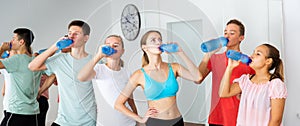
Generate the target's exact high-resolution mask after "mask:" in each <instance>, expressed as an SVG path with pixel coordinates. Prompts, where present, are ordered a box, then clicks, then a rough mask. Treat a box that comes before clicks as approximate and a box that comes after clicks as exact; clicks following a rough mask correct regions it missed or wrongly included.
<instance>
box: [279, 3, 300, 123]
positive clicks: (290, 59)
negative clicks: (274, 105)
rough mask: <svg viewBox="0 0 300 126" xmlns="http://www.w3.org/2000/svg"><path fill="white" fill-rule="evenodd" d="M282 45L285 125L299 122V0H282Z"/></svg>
mask: <svg viewBox="0 0 300 126" xmlns="http://www.w3.org/2000/svg"><path fill="white" fill-rule="evenodd" d="M283 12H284V16H283V17H284V47H285V59H284V60H285V73H286V74H285V78H286V84H287V88H288V98H287V102H286V106H285V120H284V121H285V122H284V124H285V125H286V126H295V125H299V124H300V107H299V106H300V100H299V96H300V92H299V89H300V84H299V77H300V76H299V71H300V66H299V64H300V59H299V56H298V55H299V54H300V50H299V47H300V43H299V35H300V29H299V28H300V23H299V22H300V15H299V14H298V13H299V12H300V1H299V0H284V1H283Z"/></svg>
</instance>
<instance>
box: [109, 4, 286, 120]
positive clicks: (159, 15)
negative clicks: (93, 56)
mask: <svg viewBox="0 0 300 126" xmlns="http://www.w3.org/2000/svg"><path fill="white" fill-rule="evenodd" d="M129 3H130V4H131V3H132V4H135V5H136V6H137V7H138V9H139V10H140V12H141V15H142V28H141V32H140V35H139V36H138V38H137V39H136V40H134V41H126V40H125V48H126V53H125V54H124V56H123V57H124V60H125V63H127V65H128V67H129V68H130V70H131V71H134V70H136V69H138V68H140V67H137V66H141V55H142V53H141V50H140V47H139V40H140V38H141V36H142V35H143V33H144V32H145V31H147V30H149V29H158V30H160V31H161V32H162V34H163V40H167V38H168V37H167V36H166V35H167V34H166V32H167V23H169V22H178V21H190V20H201V21H202V22H203V29H202V30H203V34H201V35H199V36H200V37H201V38H202V40H208V39H211V38H215V37H217V36H221V35H223V31H224V28H225V26H226V22H227V21H229V20H230V19H232V18H237V19H239V20H241V21H242V22H243V23H244V25H245V27H246V35H245V36H246V38H245V40H244V41H243V42H242V46H241V49H242V50H243V52H245V53H247V54H251V53H252V52H253V50H254V48H255V47H256V46H258V45H259V44H261V43H264V42H268V43H272V44H275V45H276V46H277V45H278V46H279V47H278V48H279V49H280V50H281V47H280V46H281V42H282V38H281V37H280V36H282V32H280V30H282V24H281V22H280V21H281V20H282V19H281V18H282V16H281V12H280V11H281V6H280V5H281V1H280V0H251V1H250V0H249V1H246V0H243V1H241V0H226V1H224V0H223V1H220V0H210V1H207V0H189V1H183V0H163V1H162V0H151V1H146V0H143V1H140V0H127V1H122V2H120V1H118V0H114V1H113V4H112V8H113V11H112V15H113V21H115V20H119V19H120V13H121V12H122V9H123V7H124V6H126V4H129ZM270 6H271V7H272V8H270ZM276 6H277V7H276ZM274 12H277V13H274ZM278 18H279V19H278ZM274 19H276V20H278V22H275V21H273V20H274ZM270 20H271V21H270ZM272 28H273V29H274V28H275V29H276V30H277V31H278V32H273V31H270V29H272ZM113 32H116V33H121V31H120V25H119V24H116V25H114V27H113ZM179 36H180V35H179ZM271 36H275V37H276V39H272V42H270V40H271V39H270V38H274V37H271ZM183 43H184V42H183ZM196 43H199V46H200V44H201V41H199V42H196ZM184 44H188V43H184ZM132 54H134V55H132ZM199 56H200V54H193V55H192V56H190V58H193V57H199ZM129 63H130V64H129ZM198 63H200V61H197V62H196V64H197V65H198ZM208 92H209V91H208ZM135 93H137V94H142V92H141V91H140V90H138V91H137V92H135ZM138 101H145V100H144V99H143V97H141V98H138ZM139 103H140V105H139V104H138V108H139V109H140V110H141V111H140V112H141V113H143V112H144V111H145V108H146V105H145V102H139ZM178 104H184V103H178ZM141 106H142V107H141ZM195 106H197V105H195ZM191 111H193V110H191ZM194 112H197V111H194ZM182 113H184V112H182ZM198 121H199V120H194V121H193V122H198Z"/></svg>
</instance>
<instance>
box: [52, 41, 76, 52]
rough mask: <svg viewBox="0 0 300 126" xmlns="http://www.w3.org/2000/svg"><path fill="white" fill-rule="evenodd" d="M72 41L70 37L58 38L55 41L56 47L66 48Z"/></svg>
mask: <svg viewBox="0 0 300 126" xmlns="http://www.w3.org/2000/svg"><path fill="white" fill-rule="evenodd" d="M72 43H73V40H72V39H63V40H60V41H58V42H57V43H56V47H57V48H58V49H59V50H61V49H63V48H66V47H68V46H70V45H71V44H72Z"/></svg>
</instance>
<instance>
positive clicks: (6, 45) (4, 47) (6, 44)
mask: <svg viewBox="0 0 300 126" xmlns="http://www.w3.org/2000/svg"><path fill="white" fill-rule="evenodd" d="M11 47H12V44H11V43H10V42H3V43H2V45H1V49H2V50H3V51H6V50H11Z"/></svg>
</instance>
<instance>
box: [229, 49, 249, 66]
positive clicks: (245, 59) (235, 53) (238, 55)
mask: <svg viewBox="0 0 300 126" xmlns="http://www.w3.org/2000/svg"><path fill="white" fill-rule="evenodd" d="M226 56H227V57H228V58H230V59H233V60H240V61H241V62H242V63H244V64H247V65H249V64H250V63H251V62H252V60H251V58H250V57H249V56H247V55H245V54H242V53H241V52H238V51H235V50H228V51H227V52H226Z"/></svg>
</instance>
